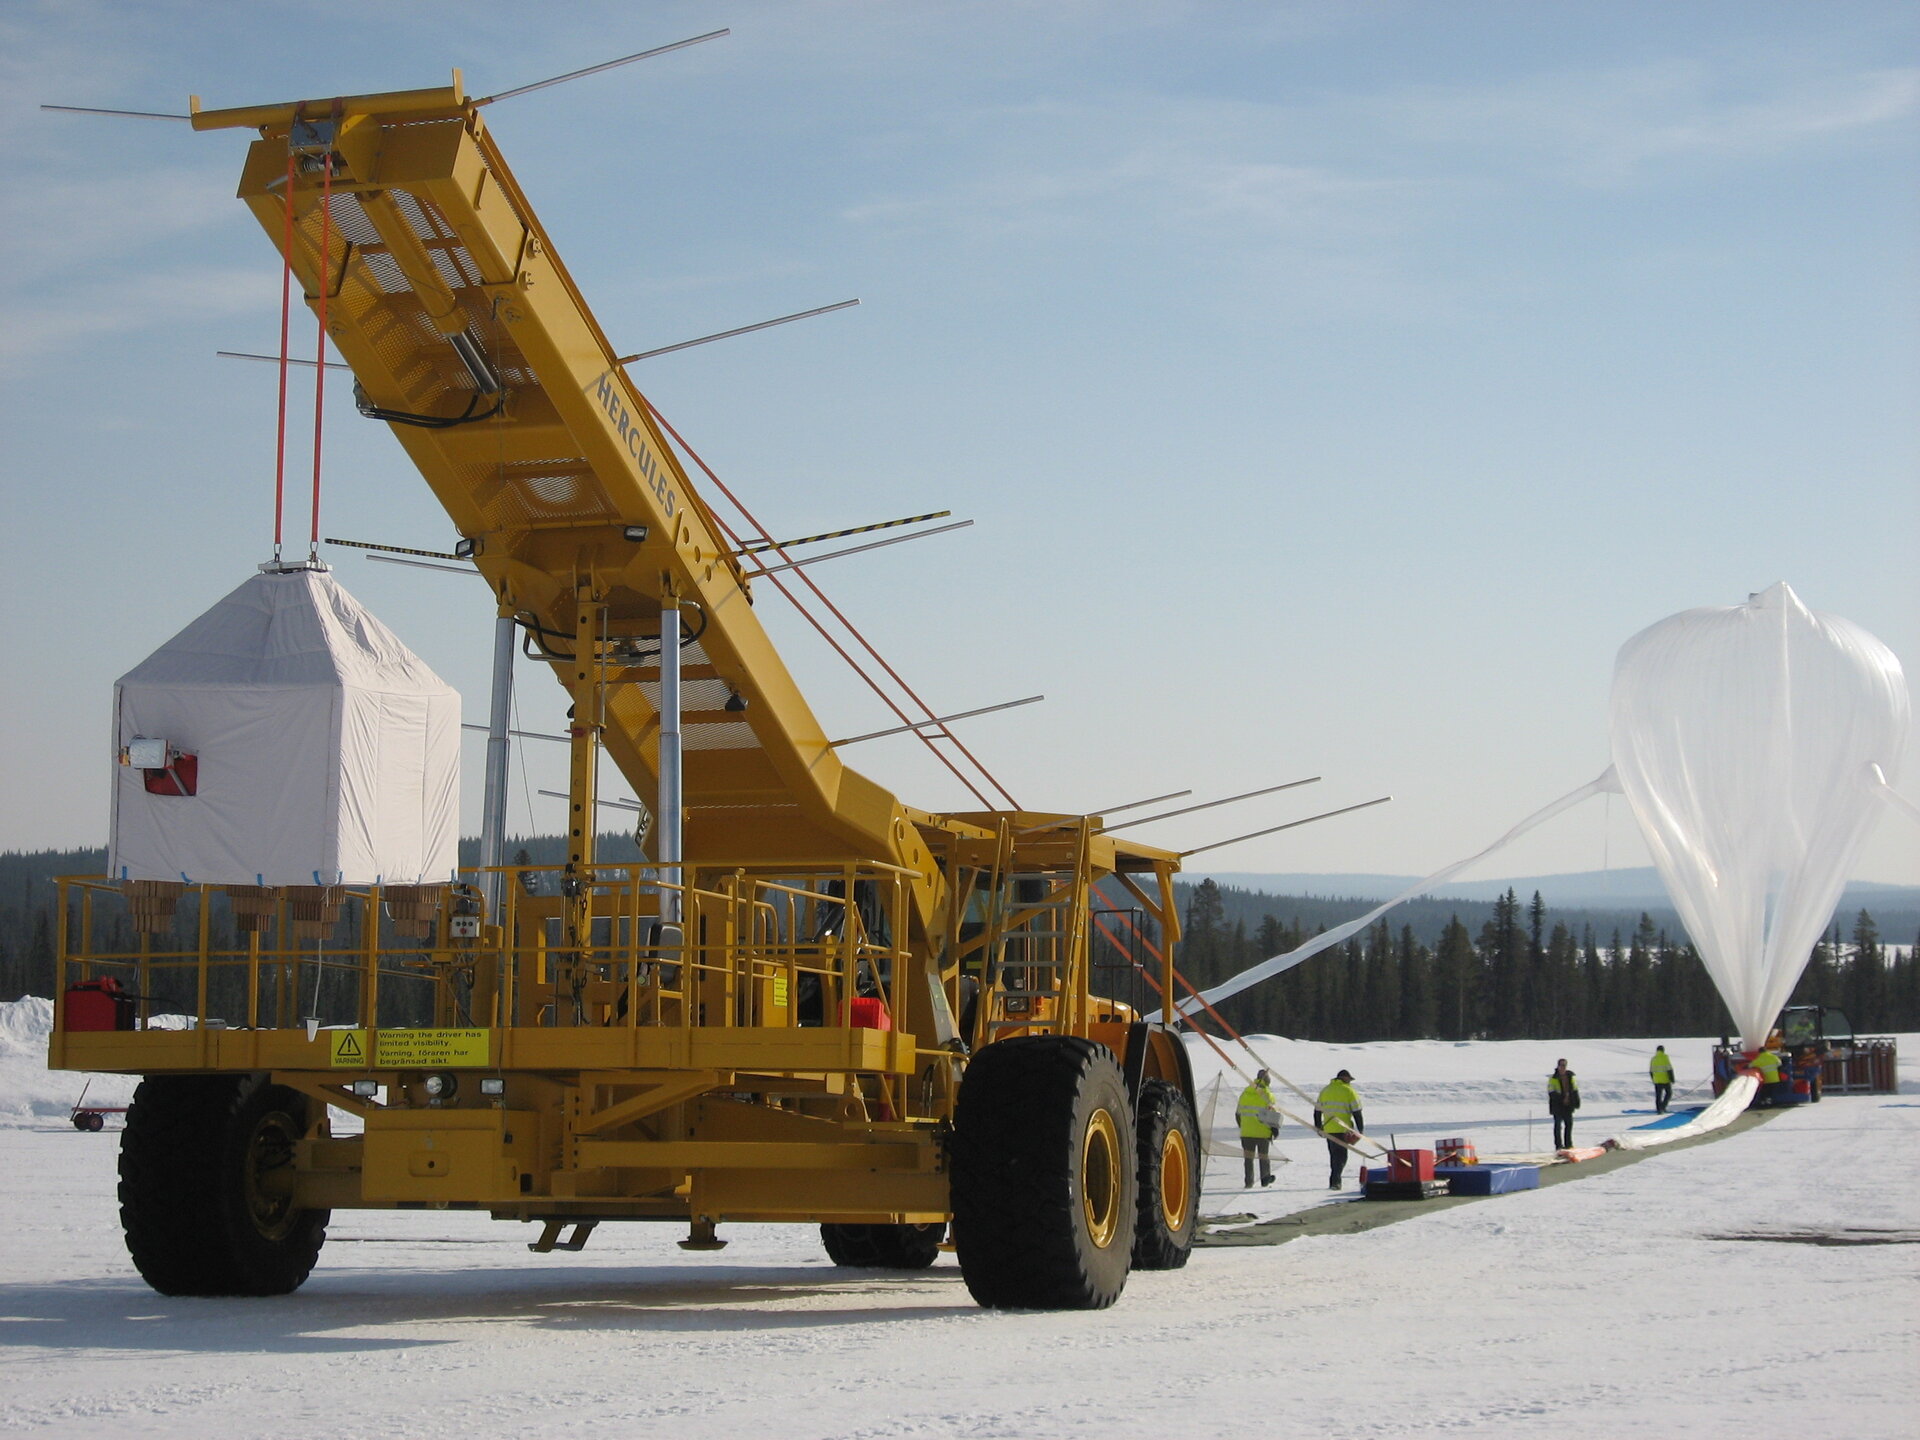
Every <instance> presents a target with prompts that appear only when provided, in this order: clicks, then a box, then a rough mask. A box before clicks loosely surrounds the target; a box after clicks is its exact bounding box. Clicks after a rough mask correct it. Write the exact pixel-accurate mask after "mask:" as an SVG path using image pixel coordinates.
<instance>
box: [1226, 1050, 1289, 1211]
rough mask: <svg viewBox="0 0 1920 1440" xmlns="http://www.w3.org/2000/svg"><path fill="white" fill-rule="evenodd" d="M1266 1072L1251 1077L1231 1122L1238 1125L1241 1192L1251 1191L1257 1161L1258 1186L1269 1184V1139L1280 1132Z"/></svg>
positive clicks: (1278, 1118)
mask: <svg viewBox="0 0 1920 1440" xmlns="http://www.w3.org/2000/svg"><path fill="white" fill-rule="evenodd" d="M1267 1080H1268V1076H1267V1072H1266V1071H1264V1070H1262V1071H1261V1072H1260V1073H1259V1074H1258V1075H1256V1076H1254V1077H1253V1083H1252V1084H1251V1085H1249V1086H1247V1088H1246V1089H1244V1090H1242V1091H1241V1092H1240V1103H1239V1104H1238V1105H1236V1106H1235V1107H1234V1118H1235V1119H1237V1120H1238V1121H1239V1122H1240V1159H1241V1161H1242V1162H1243V1168H1244V1169H1245V1170H1246V1181H1245V1188H1246V1189H1248V1190H1251V1189H1252V1188H1253V1162H1254V1159H1255V1158H1256V1157H1258V1159H1259V1161H1260V1183H1261V1184H1262V1185H1271V1184H1273V1161H1272V1160H1271V1159H1270V1158H1269V1156H1268V1150H1269V1147H1270V1146H1271V1145H1272V1144H1273V1137H1274V1135H1275V1133H1276V1132H1278V1130H1279V1129H1280V1112H1279V1111H1278V1110H1276V1109H1274V1108H1273V1091H1272V1089H1271V1088H1270V1087H1269V1086H1268V1084H1267Z"/></svg>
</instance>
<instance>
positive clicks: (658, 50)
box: [473, 30, 733, 105]
mask: <svg viewBox="0 0 1920 1440" xmlns="http://www.w3.org/2000/svg"><path fill="white" fill-rule="evenodd" d="M732 33H733V32H732V31H731V30H709V31H708V32H707V33H706V34H704V35H695V36H694V37H692V38H691V39H689V40H676V41H674V42H673V43H672V44H671V45H656V46H654V47H653V49H651V50H642V51H641V52H640V53H639V54H637V55H622V56H621V57H620V58H619V59H618V60H604V61H602V62H601V63H600V64H598V65H589V66H587V68H586V69H584V70H569V71H568V72H567V73H566V74H564V75H555V76H554V77H553V78H552V79H550V80H536V81H534V82H533V84H531V85H522V86H520V87H519V88H518V89H514V90H502V91H501V92H500V93H499V94H498V95H488V96H486V97H484V98H482V99H479V100H475V101H474V102H473V103H474V104H475V105H491V104H493V102H494V101H496V100H511V99H512V98H513V97H514V96H516V95H528V94H531V93H532V92H533V91H535V90H544V89H546V88H547V87H548V86H549V85H563V84H565V83H566V82H567V81H569V80H578V79H580V78H581V77H582V76H585V75H598V74H599V73H600V72H601V71H602V70H612V69H615V68H617V67H619V66H621V65H631V64H632V63H633V62H634V61H636V60H651V59H652V58H653V57H654V56H655V55H665V54H666V53H667V52H668V51H670V50H684V49H686V48H687V47H688V46H689V45H698V44H700V43H701V42H702V41H705V40H718V39H719V38H720V37H721V36H722V35H731V34H732Z"/></svg>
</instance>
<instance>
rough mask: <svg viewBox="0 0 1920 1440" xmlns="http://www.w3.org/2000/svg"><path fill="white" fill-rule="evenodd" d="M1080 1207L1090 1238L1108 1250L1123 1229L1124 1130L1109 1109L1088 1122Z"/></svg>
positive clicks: (1082, 1145) (1091, 1117)
mask: <svg viewBox="0 0 1920 1440" xmlns="http://www.w3.org/2000/svg"><path fill="white" fill-rule="evenodd" d="M1080 1204H1081V1208H1082V1209H1083V1211H1084V1212H1085V1214H1086V1219H1087V1235H1088V1238H1089V1239H1091V1240H1092V1241H1093V1243H1094V1245H1095V1246H1096V1247H1097V1248H1098V1249H1101V1250H1104V1249H1106V1248H1107V1247H1108V1246H1109V1245H1111V1244H1113V1237H1114V1235H1115V1234H1117V1233H1118V1232H1119V1229H1120V1127H1119V1126H1118V1125H1116V1124H1115V1123H1114V1119H1113V1115H1112V1113H1111V1112H1110V1111H1107V1110H1095V1111H1094V1112H1093V1114H1092V1116H1090V1117H1089V1118H1088V1120H1087V1134H1086V1139H1085V1140H1084V1141H1083V1142H1082V1144H1081V1149H1080Z"/></svg>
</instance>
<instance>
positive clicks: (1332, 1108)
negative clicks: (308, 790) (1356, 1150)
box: [1313, 1080, 1360, 1135]
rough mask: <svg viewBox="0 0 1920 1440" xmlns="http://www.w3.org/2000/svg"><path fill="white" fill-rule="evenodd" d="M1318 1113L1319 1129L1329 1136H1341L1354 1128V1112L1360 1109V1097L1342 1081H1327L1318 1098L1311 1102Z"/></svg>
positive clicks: (1351, 1087)
mask: <svg viewBox="0 0 1920 1440" xmlns="http://www.w3.org/2000/svg"><path fill="white" fill-rule="evenodd" d="M1313 1108H1314V1109H1316V1110H1318V1111H1319V1112H1320V1128H1321V1129H1322V1130H1324V1131H1326V1132H1327V1134H1329V1135H1342V1134H1345V1133H1346V1132H1347V1131H1349V1130H1351V1129H1353V1128H1354V1125H1353V1116H1354V1112H1355V1111H1357V1110H1359V1108H1360V1096H1359V1093H1358V1092H1357V1091H1355V1090H1354V1088H1353V1086H1351V1085H1349V1084H1348V1083H1347V1082H1346V1081H1344V1080H1329V1081H1328V1082H1327V1088H1326V1089H1324V1090H1322V1091H1321V1092H1320V1098H1319V1099H1317V1100H1315V1101H1314V1102H1313Z"/></svg>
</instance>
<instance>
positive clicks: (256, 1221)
mask: <svg viewBox="0 0 1920 1440" xmlns="http://www.w3.org/2000/svg"><path fill="white" fill-rule="evenodd" d="M299 1139H300V1132H299V1130H298V1129H296V1128H295V1126H294V1124H293V1121H292V1119H291V1118H290V1117H289V1116H286V1115H283V1114H279V1113H277V1112H276V1113H274V1114H271V1115H263V1116H261V1117H260V1123H259V1124H257V1125H255V1126H254V1127H253V1134H252V1135H250V1136H249V1137H248V1138H247V1155H246V1161H245V1164H244V1167H243V1173H242V1175H241V1189H242V1194H243V1198H244V1199H245V1201H246V1206H247V1217H248V1218H249V1219H250V1220H252V1221H253V1227H254V1229H256V1230H258V1231H259V1232H260V1234H261V1235H263V1236H265V1237H266V1238H268V1239H270V1240H278V1239H281V1238H283V1237H284V1236H285V1235H286V1234H287V1232H289V1231H290V1230H291V1229H292V1228H293V1221H294V1215H295V1212H294V1208H293V1176H294V1170H293V1151H294V1146H295V1145H296V1144H297V1143H298V1142H299Z"/></svg>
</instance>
